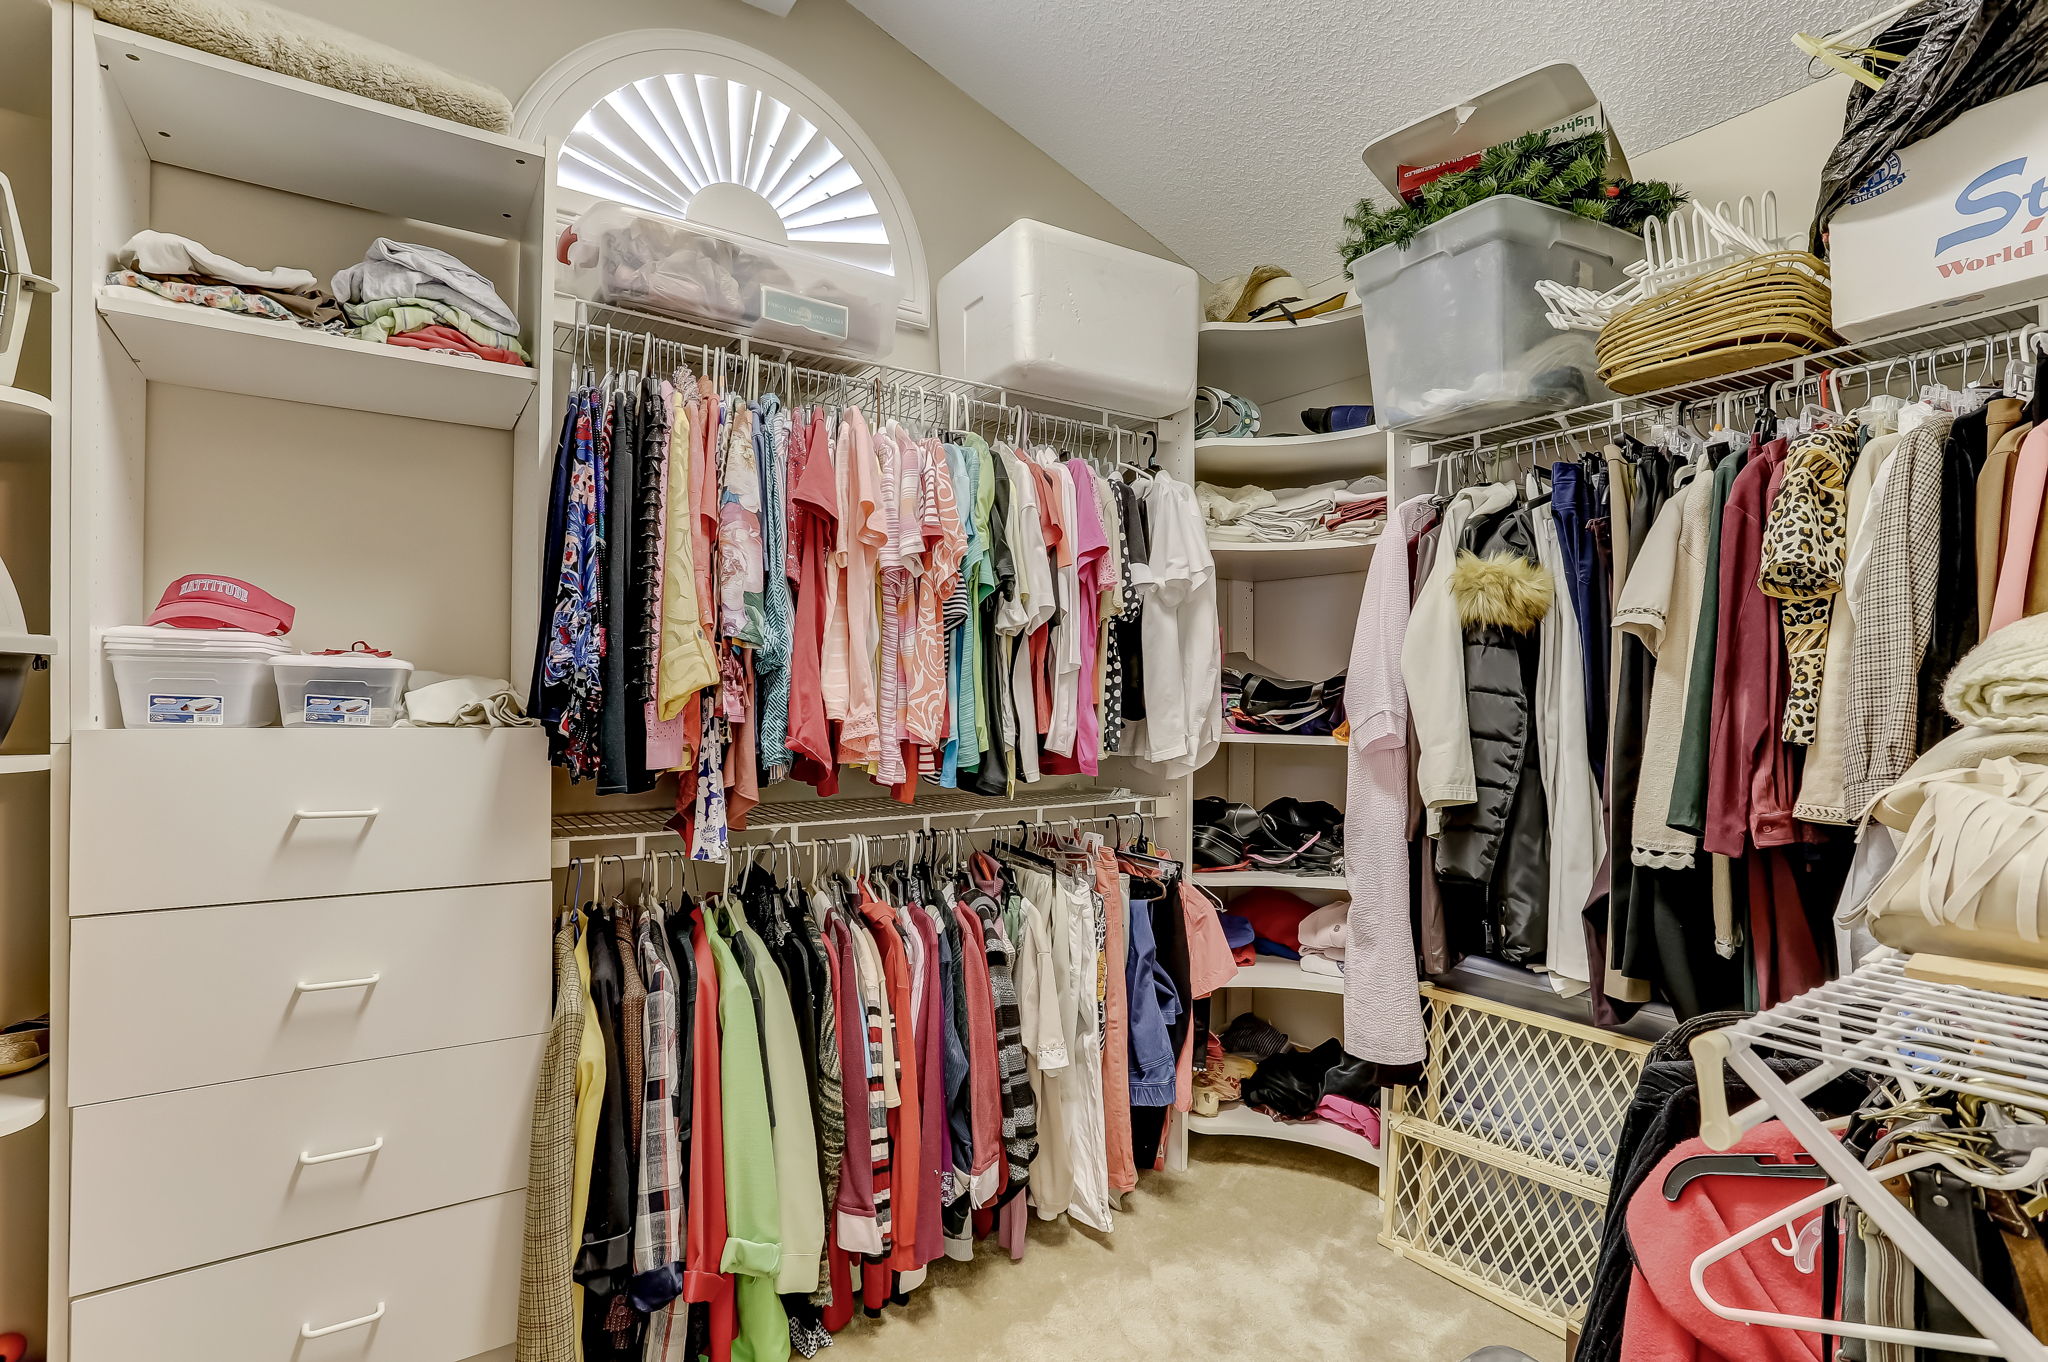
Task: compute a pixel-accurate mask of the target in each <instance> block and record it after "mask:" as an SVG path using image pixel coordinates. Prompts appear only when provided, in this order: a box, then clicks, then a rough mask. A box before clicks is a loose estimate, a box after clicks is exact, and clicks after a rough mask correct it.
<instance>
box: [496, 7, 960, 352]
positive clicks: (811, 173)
mask: <svg viewBox="0 0 2048 1362" xmlns="http://www.w3.org/2000/svg"><path fill="white" fill-rule="evenodd" d="M513 129H514V131H515V133H516V134H517V135H519V136H522V137H526V138H529V139H531V140H540V139H543V138H552V139H555V140H557V141H559V142H560V143H561V147H562V150H561V155H560V158H559V167H558V170H557V173H556V188H557V197H558V199H559V201H560V202H561V204H562V205H563V207H564V208H565V209H566V210H567V211H569V212H570V213H578V212H581V211H582V210H583V209H585V208H587V207H589V206H590V205H591V204H592V203H595V202H597V201H599V200H602V199H610V200H613V201H615V202H619V203H624V204H629V205H631V206H633V207H635V208H644V209H647V210H649V211H651V212H657V213H666V214H669V215H671V216H675V217H681V216H684V215H685V212H686V211H687V210H688V208H689V206H690V205H691V204H692V203H695V204H697V206H698V210H699V211H698V213H697V216H698V217H700V218H705V219H707V220H710V221H714V222H716V223H719V224H720V225H726V226H737V227H739V228H740V229H741V230H747V231H752V232H754V233H755V234H756V235H761V236H767V237H769V238H770V239H774V238H775V237H777V236H783V235H786V237H787V239H788V241H789V244H790V245H791V246H794V247H797V248H799V249H802V250H808V251H814V252H816V253H817V254H819V255H823V256H826V257H828V258H830V259H833V260H839V261H844V262H846V263H848V264H854V265H860V266H862V267H864V268H866V269H872V270H880V271H882V272H884V273H888V274H893V275H895V276H896V278H897V280H898V282H899V283H900V284H901V286H902V288H903V302H902V304H901V306H900V308H899V311H898V320H899V321H900V322H902V323H903V324H905V325H909V326H915V327H920V328H923V327H929V326H930V325H931V285H930V281H929V279H928V278H927V276H926V273H925V263H924V245H923V243H922V241H920V240H919V238H918V235H917V224H916V223H915V221H913V219H912V218H911V215H910V209H909V204H908V202H907V201H906V200H905V198H904V196H903V189H902V186H901V185H899V184H898V183H897V182H896V177H895V176H894V175H892V174H891V173H890V171H889V167H888V165H887V163H885V162H884V161H883V160H882V157H881V153H880V152H879V151H877V150H876V149H875V147H874V145H873V144H872V143H871V142H869V141H868V139H867V136H866V134H864V133H862V132H861V130H860V129H859V128H858V127H856V126H854V124H853V122H852V121H851V120H850V119H849V118H847V116H846V113H845V111H844V110H842V109H841V108H840V107H839V106H838V105H837V104H835V103H834V102H833V101H832V100H831V98H830V97H829V96H827V95H826V94H825V93H824V92H823V91H821V90H819V89H818V88H817V87H816V86H814V85H812V84H811V83H810V82H809V81H807V80H805V79H804V78H803V77H802V76H800V75H798V74H797V73H796V72H795V71H793V70H791V69H790V68H788V67H786V66H784V65H783V64H782V63H780V62H778V61H775V60H774V59H773V58H771V57H768V56H765V55H764V54H762V53H760V52H756V51H754V50H753V49H751V48H748V47H744V46H742V45H740V44H738V43H735V42H732V41H730V40H728V39H725V38H720V37H716V36H714V35H712V34H707V33H690V32H683V31H679V30H651V29H644V30H639V31H636V32H632V33H619V34H614V35H612V36H611V37H609V38H604V39H601V40H599V41H597V42H594V43H591V44H589V45H588V46H586V47H583V48H579V49H578V50H577V51H575V52H572V53H570V54H569V55H568V56H566V57H564V58H562V60H560V61H558V62H556V63H555V65H554V66H552V67H551V68H549V69H548V71H547V72H546V73H545V74H543V75H542V76H541V78H540V79H539V80H537V81H535V82H534V84H533V87H532V88H531V89H529V90H528V91H527V92H526V95H525V97H524V98H523V99H521V100H520V102H519V107H518V110H517V112H516V114H515V115H514V120H513ZM706 209H711V210H713V211H711V212H708V213H707V212H706V211H704V210H706Z"/></svg>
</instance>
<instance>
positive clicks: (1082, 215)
mask: <svg viewBox="0 0 2048 1362" xmlns="http://www.w3.org/2000/svg"><path fill="white" fill-rule="evenodd" d="M279 4H280V7H281V8H284V9H289V10H297V11H299V12H301V13H304V14H310V15H313V16H315V17H317V18H319V19H322V20H325V21H327V22H329V23H333V24H338V25H340V26H341V27H343V28H347V29H352V30H354V31H355V32H358V33H362V34H365V35H367V36H369V37H372V38H375V39H377V40H378V41H380V42H385V43H389V44H391V45H392V46H394V47H398V48H402V49H403V50H405V51H407V52H412V53H416V54H418V55H419V56H421V57H424V58H426V59H427V60H429V61H434V62H438V63H440V64H441V65H443V66H446V67H448V68H450V69H451V70H454V71H459V72H461V73H462V74H464V75H468V76H473V77H476V78H477V79H479V80H483V81H486V82H489V83H490V84H492V85H495V86H497V87H498V88H499V89H500V90H503V91H504V92H505V93H506V94H507V95H508V96H510V97H511V98H512V99H513V100H515V101H516V100H517V99H518V98H519V96H520V95H521V94H522V93H523V92H524V91H525V90H526V88H527V86H529V85H530V84H532V83H533V81H534V79H535V78H536V77H537V76H539V75H540V74H541V73H542V72H543V71H545V70H546V69H547V68H548V67H549V66H551V65H553V64H554V63H555V62H556V61H557V60H559V59H560V58H561V57H562V56H564V55H565V54H567V53H569V52H572V51H574V50H576V49H577V48H579V47H582V46H583V45H585V44H586V43H589V42H592V41H593V40H595V39H597V38H600V37H603V36H605V35H607V34H611V33H618V32H625V31H630V30H633V29H642V28H663V29H690V30H695V31H699V32H705V33H714V34H718V35H720V36H722V37H726V38H729V39H732V40H733V41H735V42H741V43H746V44H747V45H749V46H751V47H754V48H756V49H758V50H759V51H762V52H765V53H767V54H768V55H769V56H771V57H774V58H775V59H777V60H778V61H782V62H785V63H787V64H788V65H789V66H791V67H793V68H795V69H796V70H797V71H799V72H800V73H802V74H803V75H804V76H805V77H807V78H808V79H810V80H812V81H814V82H816V83H817V85H818V86H819V87H820V88H821V89H822V90H824V92H825V93H826V94H828V95H830V96H831V97H832V98H833V99H834V100H835V101H837V102H838V103H839V105H840V106H841V107H842V108H844V109H845V110H846V112H847V114H848V115H849V116H850V117H851V118H852V120H853V121H854V123H855V124H857V125H858V126H859V127H860V128H861V129H862V130H863V131H865V132H866V133H867V135H868V136H869V137H870V138H872V139H873V140H874V143H875V145H876V147H877V148H878V149H879V150H880V152H881V154H882V158H883V160H884V161H886V162H887V163H888V166H889V169H890V170H891V171H893V172H894V173H895V175H896V178H897V180H898V182H899V183H901V184H902V186H903V191H904V195H905V197H906V198H907V199H908V200H909V209H910V212H911V215H912V216H913V217H914V218H915V219H916V221H917V227H918V231H919V232H920V233H921V234H922V236H923V238H924V250H925V260H926V264H927V266H928V267H929V270H930V274H931V279H932V282H933V284H934V285H936V284H937V282H938V280H939V279H940V277H941V276H943V275H944V274H945V273H946V271H948V270H950V269H952V268H953V266H955V265H957V264H959V263H960V261H962V260H964V259H966V258H967V256H969V255H970V254H972V253H973V252H974V251H975V250H976V249H977V248H978V247H980V246H981V244H982V243H983V242H985V241H987V240H988V239H989V238H990V237H992V236H994V235H995V234H996V233H998V232H1000V231H1001V230H1002V229H1003V228H1005V227H1007V226H1009V225H1010V223H1012V222H1014V221H1015V220H1016V219H1018V218H1024V217H1029V218H1037V219H1039V220H1040V221H1042V222H1050V223H1053V224H1055V225H1057V226H1060V227H1066V228H1068V229H1070V230H1072V231H1076V232H1081V233H1084V234H1086V235H1088V236H1093V237H1099V238H1101V239H1103V240H1105V241H1113V242H1116V243H1118V244H1119V245H1124V246H1129V247H1132V248H1133V249H1136V250H1141V251H1146V252H1148V253H1150V254H1153V255H1159V256H1165V257H1167V258H1169V259H1172V258H1174V257H1173V255H1172V253H1171V252H1170V251H1168V250H1167V249H1166V248H1165V247H1164V246H1162V245H1160V244H1159V243H1158V242H1157V241H1156V240H1154V239H1153V238H1152V237H1151V236H1150V235H1149V234H1148V233H1146V232H1145V231H1143V230H1142V229H1140V228H1139V227H1138V226H1137V225H1136V224H1135V223H1133V222H1132V221H1131V220H1130V219H1129V218H1127V217H1125V216H1124V215H1123V214H1122V213H1120V212H1118V211H1117V210H1116V209H1115V208H1112V207H1111V206H1110V205H1109V204H1108V202H1106V201H1105V200H1104V199H1102V198H1101V197H1100V196H1099V195H1097V194H1096V193H1095V192H1094V191H1093V190H1091V189H1089V188H1088V187H1087V186H1086V185H1084V184H1082V183H1081V181H1079V180H1078V179H1076V178H1074V176H1072V175H1070V174H1069V173H1067V171H1065V170H1063V169H1062V168H1060V166H1059V165H1057V164H1056V163H1055V162H1054V161H1053V160H1052V159H1051V158H1050V157H1048V156H1047V155H1045V153H1043V152H1041V151H1039V150H1038V149H1037V148H1036V147H1034V146H1032V145H1031V144H1030V143H1029V142H1027V141H1025V140H1024V139H1023V138H1022V137H1020V136H1018V135H1017V133H1015V132H1013V131H1012V130H1011V129H1010V127H1009V126H1008V125H1007V124H1005V123H1003V122H1002V121H1001V120H1000V119H998V118H997V117H996V116H995V115H994V114H991V113H989V112H988V110H986V109H984V108H982V107H981V106H980V105H979V104H977V103H975V102H974V101H973V100H972V99H971V98H969V97H968V96H967V95H966V94H963V93H962V92H961V91H960V90H959V89H957V88H955V87H954V86H953V85H951V84H950V83H948V82H947V81H946V80H945V79H944V78H943V77H941V76H940V75H939V74H938V73H937V72H935V71H933V70H932V69H931V68H930V67H929V66H926V65H925V64H924V63H923V62H922V61H920V60H918V59H917V58H916V57H914V56H912V55H911V54H910V52H909V51H908V50H907V49H905V48H904V47H903V46H902V45H900V44H899V43H897V42H896V41H895V40H894V39H893V38H891V37H889V36H888V35H887V34H886V33H884V32H882V30H881V29H879V28H877V27H875V26H874V25H873V24H871V23H869V22H868V21H867V20H866V19H864V18H862V17H861V16H860V14H858V13H857V12H856V11H855V10H854V9H853V8H852V7H851V6H849V5H847V4H846V3H844V0H798V4H797V6H796V8H795V10H794V11H793V12H792V13H791V14H790V16H789V17H788V18H787V19H778V18H775V17H774V16H772V15H770V14H768V13H766V12H764V11H762V10H758V9H754V8H753V7H751V6H749V5H743V4H740V3H738V0H579V2H578V3H575V4H567V3H550V2H549V0H519V2H518V3H512V2H511V0H434V3H432V4H424V3H421V2H420V0H279ZM992 57H994V54H992ZM997 59H999V58H997ZM1075 112H1076V116H1077V117H1086V116H1087V114H1086V111H1085V110H1076V111H1075ZM890 360H891V362H893V363H895V364H899V365H902V366H905V367H908V368H914V369H935V368H936V367H937V360H938V338H937V335H936V333H935V332H931V331H915V330H909V329H906V330H904V331H902V332H901V334H900V335H899V337H898V341H897V347H896V352H895V354H893V355H892V356H890Z"/></svg>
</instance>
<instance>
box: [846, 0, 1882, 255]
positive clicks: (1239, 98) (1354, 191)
mask: <svg viewBox="0 0 2048 1362" xmlns="http://www.w3.org/2000/svg"><path fill="white" fill-rule="evenodd" d="M852 3H853V4H854V5H855V7H857V8H858V9H860V10H861V11H862V12H863V13H864V14H866V15H867V16H868V17H869V18H870V19H872V20H874V21H875V22H876V23H877V24H879V25H881V26H882V27H883V28H884V29H886V30H888V32H889V33H890V34H892V35H893V36H894V37H895V38H896V40H897V41H899V42H901V43H903V44H904V45H905V46H906V47H908V48H910V49H911V51H913V52H915V53H917V55H918V56H920V57H922V58H923V59H924V60H925V61H926V62H928V63H930V64H931V66H932V67H934V68H935V69H936V70H937V71H938V72H939V73H940V74H941V75H943V76H945V77H946V78H947V79H948V80H951V81H952V82H953V83H954V84H956V85H958V86H959V87H960V88H961V89H963V90H965V91H967V93H968V94H970V95H972V96H973V97H974V98H975V99H977V100H979V101H980V102H981V103H982V104H983V105H984V106H985V107H987V108H988V109H989V110H990V111H991V112H993V113H995V114H996V115H997V116H998V117H1000V118H1002V119H1003V120H1005V121H1006V122H1008V123H1009V124H1010V126H1012V127H1014V128H1015V129H1017V131H1018V132H1020V133H1022V134H1023V135H1024V136H1025V137H1027V138H1029V139H1030V140H1031V141H1032V142H1034V143H1036V144H1037V145H1038V146H1039V147H1041V148H1042V149H1044V150H1045V151H1046V153H1047V154H1049V155H1051V156H1052V157H1053V158H1054V159H1055V160H1057V161H1059V162H1060V163H1061V164H1063V165H1065V166H1066V167H1067V168H1068V169H1069V170H1071V171H1073V173H1074V174H1076V175H1078V176H1079V177H1080V178H1081V179H1082V180H1084V181H1086V182H1087V183H1088V184H1089V186H1091V187H1092V188H1093V189H1094V190H1095V191H1096V192H1097V193H1099V194H1101V195H1102V196H1103V197H1104V198H1106V199H1108V200H1109V201H1110V202H1111V203H1113V204H1115V205H1116V206H1117V207H1118V208H1120V209H1122V210H1123V211H1124V212H1125V213H1126V214H1128V215H1129V216H1130V217H1131V218H1132V219H1133V220H1134V221H1136V222H1137V224H1138V225H1139V226H1141V227H1143V228H1145V229H1146V230H1147V231H1149V232H1151V233H1152V235H1153V236H1155V237H1157V238H1158V239H1159V240H1160V241H1162V242H1164V243H1165V244H1166V245H1167V246H1168V247H1169V248H1171V249H1172V250H1174V251H1176V252H1177V253H1179V255H1180V256H1181V257H1182V258H1183V259H1184V260H1186V261H1187V262H1188V263H1189V264H1191V265H1193V266H1194V267H1195V268H1196V269H1198V270H1200V271H1201V272H1202V273H1203V274H1204V275H1206V276H1207V277H1209V278H1211V279H1220V278H1222V277H1224V276H1226V275H1230V274H1234V273H1242V272H1243V271H1244V270H1245V269H1247V268H1249V267H1250V266H1251V265H1253V264H1256V263H1261V262H1272V263H1276V264H1283V265H1288V266H1290V267H1291V268H1293V270H1294V271H1295V273H1296V274H1297V275H1299V276H1300V277H1301V278H1302V279H1303V281H1304V282H1308V281H1311V280H1316V279H1322V278H1327V277H1329V276H1330V275H1332V274H1334V273H1336V270H1337V258H1336V244H1337V240H1338V237H1339V234H1340V231H1341V219H1342V217H1343V215H1344V213H1345V212H1346V210H1348V209H1349V208H1350V206H1351V205H1352V204H1353V203H1355V202H1356V201H1357V200H1358V198H1359V197H1360V196H1361V195H1363V194H1364V193H1366V192H1367V189H1368V186H1370V185H1371V183H1372V176H1371V175H1370V173H1369V172H1368V171H1367V170H1366V169H1365V166H1364V165H1363V163H1362V162H1360V160H1359V152H1360V151H1361V150H1362V149H1363V148H1364V146H1365V144H1366V143H1367V142H1369V141H1371V140H1373V139H1374V138H1375V137H1378V136H1381V135H1383V134H1385V133H1387V132H1391V131H1393V130H1394V129H1396V128H1399V127H1401V126H1402V125H1403V124H1406V123H1409V122H1411V121H1413V120H1415V119H1416V118H1419V117H1422V116H1424V115H1426V114H1430V113H1434V112H1435V111H1436V110H1438V109H1440V108H1443V107H1444V106H1445V105H1448V104H1450V103H1451V102H1452V101H1453V100H1457V99H1462V98H1464V97H1466V96H1468V95H1470V94H1473V93H1475V92H1476V91H1479V90H1482V89H1485V88H1487V87H1488V86H1490V85H1493V84H1496V83H1498V82H1499V81H1501V80H1504V79H1506V78H1508V77H1510V76H1514V75H1518V74H1520V73H1521V72H1523V71H1526V70H1528V69H1530V68H1532V67H1535V66H1541V65H1546V64H1548V63H1550V62H1555V61H1569V62H1572V63H1574V64H1576V65H1577V66H1578V67H1579V69H1580V70H1581V71H1582V72H1584V73H1585V76H1586V79H1587V81H1588V83H1590V84H1591V86H1592V87H1593V91H1594V93H1595V94H1596V95H1597V96H1599V98H1600V100H1601V102H1602V103H1603V104H1605V105H1606V107H1607V112H1608V117H1609V120H1610V122H1611V123H1612V125H1613V126H1614V127H1615V129H1616V130H1617V131H1618V132H1619V134H1620V136H1621V139H1622V143H1623V145H1624V146H1625V147H1626V148H1627V149H1628V151H1629V152H1630V154H1631V155H1634V154H1636V153H1638V152H1642V151H1648V150H1651V149H1652V148H1655V147H1660V146H1663V145H1665V144H1666V143H1669V142H1672V141H1675V140H1677V139H1678V138H1681V137H1684V136H1686V135H1687V134H1688V133H1692V132H1696V131H1698V130H1699V129H1701V128H1705V127H1710V126H1712V125H1713V124H1715V123H1719V122H1721V121H1723V120H1725V119H1728V118H1731V117H1733V116H1734V115H1736V114H1739V113H1742V112H1744V111H1746V110H1748V109H1751V108H1754V107H1756V106H1757V105H1759V104H1762V103H1765V102H1766V101H1768V100H1771V99H1774V98H1776V97H1777V96H1779V95H1782V94H1785V93H1787V92H1789V91H1790V90H1792V89H1794V88H1795V87H1797V86H1799V85H1800V84H1802V83H1804V82H1805V81H1806V80H1807V75H1806V61H1805V58H1804V57H1802V56H1800V54H1799V53H1797V52H1796V51H1794V50H1793V48H1792V46H1791V44H1790V43H1789V42H1788V41H1787V38H1788V36H1789V35H1790V34H1791V33H1792V32H1794V31H1795V30H1800V29H1804V30H1806V31H1808V32H1816V31H1826V30H1828V29H1831V28H1835V27H1840V26H1842V25H1844V24H1847V23H1850V22H1853V21H1854V20H1856V19H1859V18H1862V17H1863V16H1864V15H1865V14H1867V13H1869V12H1871V11H1872V10H1874V9H1875V8H1877V7H1878V4H1877V0H1368V2H1366V3H1360V0H1350V3H1346V0H852Z"/></svg>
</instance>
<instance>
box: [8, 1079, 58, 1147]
mask: <svg viewBox="0 0 2048 1362" xmlns="http://www.w3.org/2000/svg"><path fill="white" fill-rule="evenodd" d="M49 1114H50V1066H49V1064H48V1063H47V1062H46V1063H43V1064H41V1065H38V1066H37V1067H35V1068H33V1069H30V1070H28V1071H27V1072H25V1073H18V1074H10V1075H9V1076H8V1077H6V1078H0V1136H7V1135H13V1134H16V1133H17V1132H20V1131H24V1130H27V1129H29V1128H30V1127H32V1126H37V1125H40V1124H42V1120H43V1118H44V1117H45V1116H47V1115H49Z"/></svg>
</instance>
